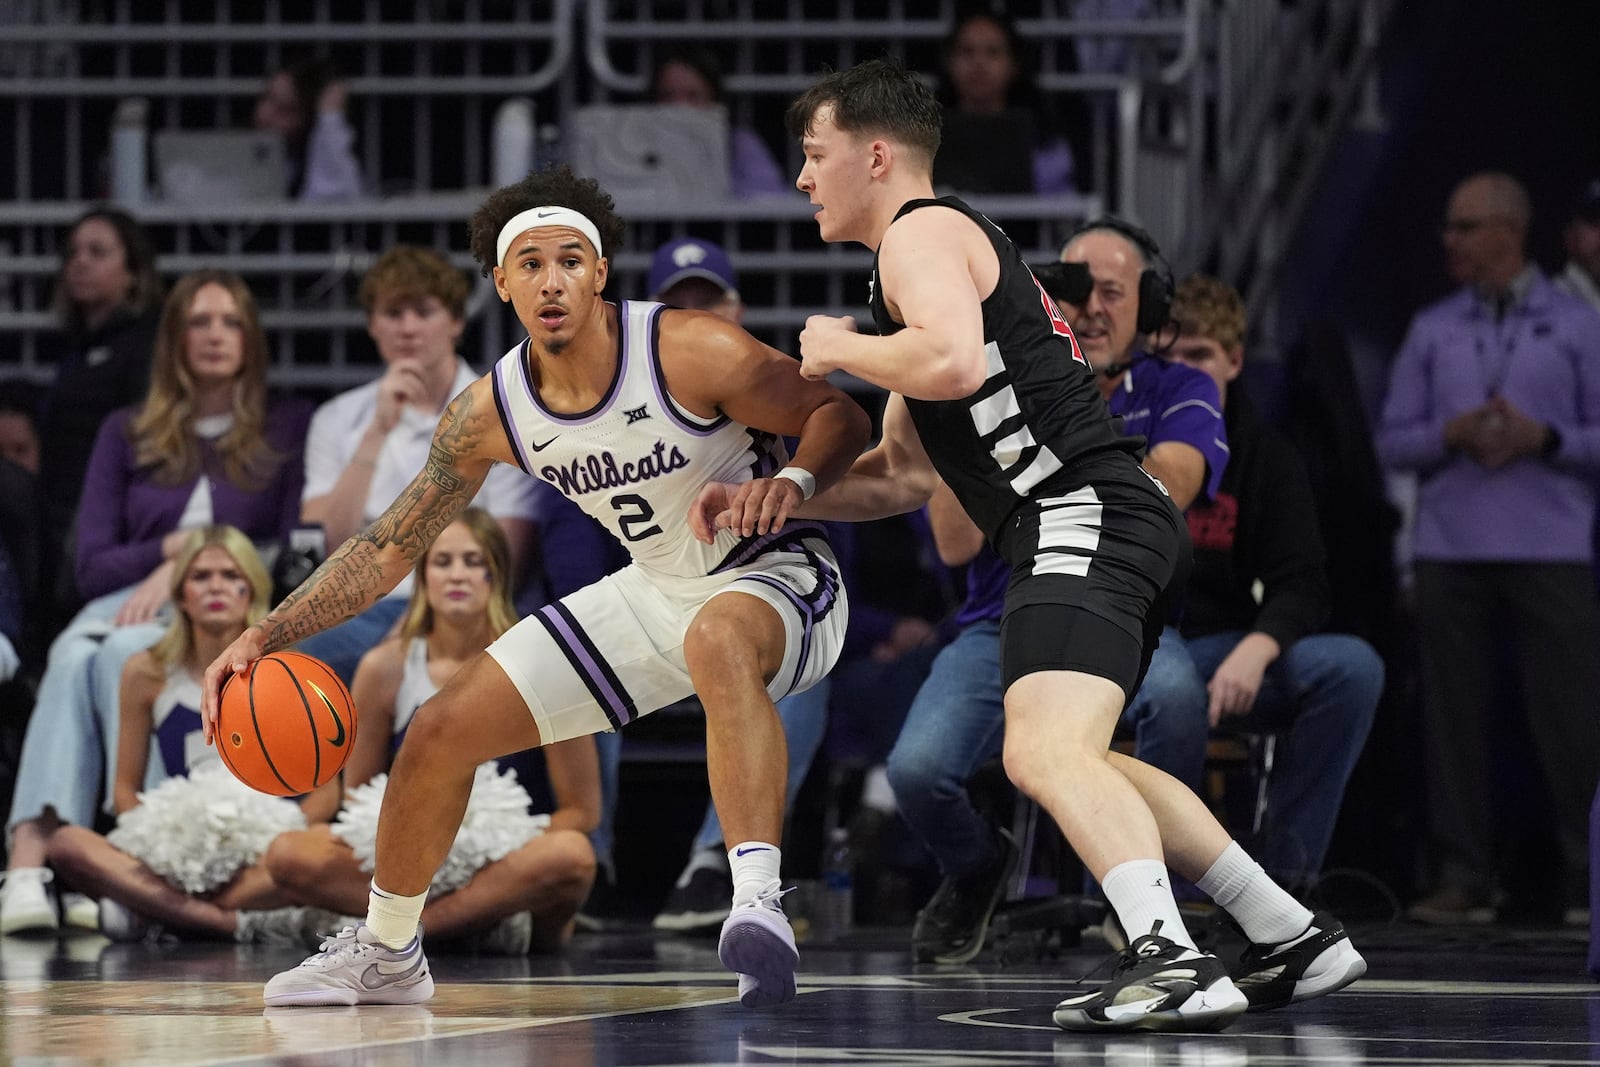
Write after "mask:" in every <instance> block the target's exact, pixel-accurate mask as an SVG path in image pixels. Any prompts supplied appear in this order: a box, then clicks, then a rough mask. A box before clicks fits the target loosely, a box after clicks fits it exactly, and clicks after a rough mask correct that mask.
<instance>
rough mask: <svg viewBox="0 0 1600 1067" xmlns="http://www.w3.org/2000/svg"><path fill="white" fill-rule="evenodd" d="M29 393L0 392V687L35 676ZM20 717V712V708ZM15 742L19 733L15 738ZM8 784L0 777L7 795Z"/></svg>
mask: <svg viewBox="0 0 1600 1067" xmlns="http://www.w3.org/2000/svg"><path fill="white" fill-rule="evenodd" d="M37 410H38V409H37V404H36V402H35V400H34V399H33V395H32V392H31V390H25V389H22V388H20V387H19V386H18V385H17V384H16V383H7V384H6V386H5V387H4V388H3V389H0V683H4V682H8V681H10V680H11V679H12V678H15V677H17V676H18V675H19V673H20V674H21V675H22V676H23V677H24V678H29V679H31V678H33V677H35V676H36V672H37V668H38V666H39V665H40V664H39V662H38V661H39V660H41V659H42V658H43V657H42V655H40V653H42V651H43V640H42V638H43V636H44V634H45V621H46V619H45V616H46V614H47V613H46V612H45V611H43V610H41V609H42V607H43V605H42V602H41V595H42V593H43V591H44V585H43V583H42V581H41V574H40V572H41V569H42V566H43V564H42V559H43V554H44V547H45V546H44V541H43V539H42V537H41V534H40V516H39V430H38V425H37V423H36V421H35V412H36V411H37ZM16 696H17V694H15V693H11V692H9V691H7V692H5V694H4V695H3V696H0V718H3V719H5V720H6V721H5V722H4V724H3V725H0V730H9V729H12V728H18V729H20V726H21V722H20V721H19V720H20V717H17V718H13V716H12V715H10V714H8V713H9V712H12V711H15V710H16V708H15V703H14V702H15V700H16ZM23 710H24V713H25V711H26V709H25V708H24V709H23ZM16 736H17V737H18V738H19V739H20V737H21V734H20V733H18V734H17V735H16ZM10 784H11V783H10V780H9V779H0V793H5V794H6V795H8V796H9V793H10Z"/></svg>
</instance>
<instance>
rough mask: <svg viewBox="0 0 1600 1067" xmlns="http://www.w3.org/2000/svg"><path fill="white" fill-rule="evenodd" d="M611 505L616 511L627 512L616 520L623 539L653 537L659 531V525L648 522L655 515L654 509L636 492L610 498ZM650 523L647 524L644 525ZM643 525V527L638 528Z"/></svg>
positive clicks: (634, 539)
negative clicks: (647, 524)
mask: <svg viewBox="0 0 1600 1067" xmlns="http://www.w3.org/2000/svg"><path fill="white" fill-rule="evenodd" d="M611 506H612V507H613V508H615V509H616V510H617V511H621V512H627V514H625V515H623V516H622V517H621V518H619V519H618V520H617V526H618V527H619V528H620V529H621V530H622V539H623V540H624V541H643V540H644V539H645V538H646V537H654V536H655V535H656V534H658V533H660V532H661V527H659V526H657V525H655V524H654V523H652V522H650V520H651V519H654V518H655V517H656V513H655V509H653V508H652V507H651V506H650V501H648V500H646V499H645V498H644V497H642V496H640V495H639V494H638V493H623V494H621V495H620V496H614V497H612V498H611ZM646 523H650V525H649V526H645V524H646ZM641 526H644V527H645V528H644V529H640V527H641Z"/></svg>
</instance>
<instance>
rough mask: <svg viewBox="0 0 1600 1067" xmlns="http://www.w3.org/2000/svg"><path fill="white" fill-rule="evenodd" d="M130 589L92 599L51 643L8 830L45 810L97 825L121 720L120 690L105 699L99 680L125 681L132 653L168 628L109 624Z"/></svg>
mask: <svg viewBox="0 0 1600 1067" xmlns="http://www.w3.org/2000/svg"><path fill="white" fill-rule="evenodd" d="M132 594H133V586H129V587H127V588H125V589H120V590H118V591H117V592H115V593H107V594H106V595H105V596H102V597H97V598H96V599H94V600H91V601H89V603H87V604H85V605H84V606H83V608H82V609H81V610H79V612H78V614H77V615H76V616H75V617H74V618H73V620H72V621H71V622H70V623H68V624H67V627H66V628H65V629H64V630H62V631H61V633H60V634H59V635H58V636H57V637H56V639H55V640H54V641H53V642H51V644H50V653H49V657H48V659H47V662H46V663H45V669H44V675H43V677H41V678H40V680H39V692H38V695H37V697H36V699H35V701H34V708H33V715H32V716H31V717H30V718H29V719H28V731H27V733H26V735H24V738H23V742H22V753H21V755H20V757H19V758H18V763H17V781H16V786H15V788H14V791H13V793H12V800H11V816H10V821H9V822H8V824H7V826H6V829H7V831H10V830H11V828H12V827H15V826H16V825H17V823H20V822H24V821H27V820H30V819H37V818H39V817H40V816H42V815H44V814H45V813H46V812H47V811H54V812H55V814H56V817H57V818H59V819H60V820H61V821H62V822H66V823H72V824H74V825H76V826H89V827H92V826H93V825H94V820H95V803H96V801H97V800H98V799H99V798H100V797H101V795H102V793H103V792H104V791H105V789H106V785H107V782H108V781H109V780H110V773H111V768H112V767H114V765H115V763H116V755H117V734H118V729H117V728H118V726H119V724H120V718H119V716H118V713H117V699H116V687H115V685H112V686H111V687H110V690H109V699H107V697H106V688H105V685H104V684H103V683H100V682H99V678H100V677H101V676H102V674H103V675H104V677H107V678H110V679H120V678H121V675H122V665H123V664H124V663H126V662H127V660H128V658H129V657H130V656H132V655H133V654H134V653H135V652H138V651H140V650H141V649H143V648H148V647H149V646H150V645H151V644H152V643H154V642H155V640H156V639H157V638H159V637H160V636H161V632H162V630H163V629H164V628H165V627H164V626H163V625H160V624H148V625H139V626H128V627H118V626H117V625H116V624H115V623H114V622H113V621H112V620H113V619H115V618H116V615H117V611H118V610H119V609H120V608H121V607H122V605H123V603H124V602H125V601H126V600H127V599H128V597H129V596H131V595H132ZM107 648H110V649H111V650H112V651H111V652H110V653H107V651H106V649H107ZM102 658H104V659H105V660H106V666H105V670H104V672H101V671H100V670H99V661H100V660H101V659H102ZM97 689H98V690H99V692H98V693H97ZM107 800H108V801H109V796H107Z"/></svg>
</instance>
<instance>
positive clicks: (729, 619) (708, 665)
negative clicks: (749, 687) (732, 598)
mask: <svg viewBox="0 0 1600 1067" xmlns="http://www.w3.org/2000/svg"><path fill="white" fill-rule="evenodd" d="M758 641H759V635H758V634H756V633H754V632H753V631H752V628H751V627H750V625H749V624H748V622H747V621H746V620H743V619H741V618H740V617H739V616H737V615H735V614H734V613H732V612H710V611H702V612H701V613H700V614H699V615H697V616H695V619H694V621H693V622H691V623H690V624H689V628H688V630H687V631H686V632H685V633H684V637H683V657H684V662H685V663H686V664H687V665H688V667H689V673H690V674H691V675H693V676H697V685H698V681H699V678H702V677H704V678H729V677H736V676H738V675H739V674H740V673H744V672H748V671H759V672H760V673H761V676H762V677H763V678H764V679H765V678H768V677H770V671H775V670H776V669H777V662H776V661H777V660H781V650H780V654H779V655H778V656H772V657H763V656H762V654H761V650H760V648H759V647H758ZM764 658H770V659H772V660H774V661H775V662H773V663H771V664H770V665H769V664H766V663H764V662H763V659H764Z"/></svg>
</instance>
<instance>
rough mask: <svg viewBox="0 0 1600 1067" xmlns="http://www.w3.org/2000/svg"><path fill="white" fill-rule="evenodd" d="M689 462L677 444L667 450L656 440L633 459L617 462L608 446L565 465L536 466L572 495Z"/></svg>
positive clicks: (643, 479) (641, 478)
mask: <svg viewBox="0 0 1600 1067" xmlns="http://www.w3.org/2000/svg"><path fill="white" fill-rule="evenodd" d="M688 465H689V457H688V456H685V455H684V454H683V451H682V450H681V449H680V448H678V446H677V445H673V446H671V449H670V450H669V449H668V447H667V443H666V442H665V441H657V442H656V446H655V448H654V449H653V450H652V451H651V452H650V453H649V454H647V455H645V456H641V457H640V458H639V459H637V460H635V461H634V462H632V463H619V462H617V457H616V456H614V455H612V454H611V452H610V451H609V450H607V451H605V452H601V453H599V454H593V453H591V454H590V455H588V456H580V457H579V458H577V459H574V460H572V461H571V462H570V463H568V464H567V465H566V466H564V467H557V466H555V465H553V464H546V465H545V466H543V467H540V468H539V477H541V478H543V479H544V480H545V481H547V482H549V483H550V484H552V485H554V486H555V487H556V488H557V489H559V490H561V492H562V494H563V495H565V496H569V497H572V496H582V495H583V494H584V493H597V492H600V491H601V490H603V489H616V488H619V487H621V486H624V485H637V484H639V483H640V482H647V481H649V480H650V479H652V478H660V477H661V476H662V475H665V474H670V473H672V472H673V471H676V470H682V469H683V468H685V467H687V466H688Z"/></svg>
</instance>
